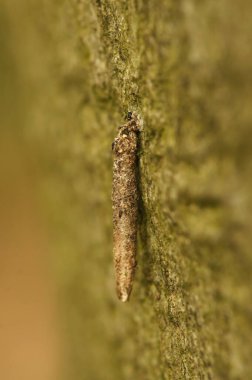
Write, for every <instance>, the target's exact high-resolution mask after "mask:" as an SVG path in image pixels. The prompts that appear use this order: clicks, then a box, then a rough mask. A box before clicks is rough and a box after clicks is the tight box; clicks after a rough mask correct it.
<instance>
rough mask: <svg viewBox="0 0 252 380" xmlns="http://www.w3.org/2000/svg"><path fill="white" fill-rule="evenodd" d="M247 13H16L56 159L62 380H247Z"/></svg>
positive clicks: (244, 9) (52, 174)
mask: <svg viewBox="0 0 252 380" xmlns="http://www.w3.org/2000/svg"><path fill="white" fill-rule="evenodd" d="M15 3H17V2H15ZM249 3H250V2H249V0H243V1H242V6H241V5H240V3H238V1H237V2H233V3H232V4H231V3H230V2H229V1H227V0H221V1H219V2H217V3H216V2H211V1H202V2H199V1H196V0H190V1H177V0H161V1H159V2H151V1H141V0H139V1H133V0H130V1H126V0H122V1H120V2H119V1H113V0H106V1H105V0H104V1H103V0H100V1H98V0H97V1H92V2H89V1H87V0H79V1H77V0H70V1H64V0H62V1H56V2H49V1H44V2H42V1H39V2H38V4H39V5H33V6H31V5H24V4H26V3H22V4H23V5H22V6H21V5H19V7H20V9H23V13H24V14H26V11H25V10H26V9H29V12H30V14H31V20H32V21H31V20H30V29H29V30H32V31H33V37H31V36H30V33H29V30H28V31H27V33H26V35H25V39H26V41H28V42H29V41H30V42H31V41H32V39H35V46H36V49H35V51H34V49H30V51H29V48H27V52H28V53H27V60H28V61H29V60H33V59H34V60H35V62H36V64H37V66H36V67H37V70H36V75H37V77H36V78H34V77H33V76H32V75H31V76H30V74H29V75H28V74H27V78H28V79H27V80H28V81H29V83H33V84H34V83H35V86H37V87H39V88H40V91H39V92H36V94H37V97H36V101H35V100H31V99H30V102H31V103H30V104H32V107H31V108H32V118H31V119H29V123H30V124H29V123H28V124H27V135H28V136H29V134H30V135H32V136H33V135H34V134H35V137H34V136H33V138H35V140H36V141H38V142H39V144H40V146H42V147H43V146H46V147H47V152H46V157H47V158H46V160H48V167H47V169H46V170H45V172H46V173H47V174H46V179H45V181H44V185H43V186H44V192H45V193H46V194H47V197H48V198H47V209H48V210H49V211H48V215H49V216H50V219H51V221H50V223H51V225H52V226H53V227H52V228H53V231H54V234H55V236H56V237H55V251H56V252H58V254H57V255H55V260H54V261H55V268H56V269H55V271H56V273H57V274H58V283H59V288H60V290H61V294H62V305H63V306H62V315H63V317H62V319H63V320H64V321H65V322H64V323H65V330H66V341H67V346H68V352H69V360H68V371H67V375H66V378H67V379H76V380H77V379H78V380H81V379H94V380H99V379H102V380H106V379H109V380H113V379H118V378H119V379H125V380H132V379H144V380H154V379H164V380H168V379H169V380H170V379H222V380H223V379H230V380H234V379H250V378H251V373H252V368H251V360H250V357H251V344H250V336H251V324H252V323H251V322H252V321H251V319H252V318H251V315H252V314H251V313H252V310H251V302H250V300H251V286H250V277H251V273H252V259H251V254H250V250H249V245H250V242H249V238H248V229H249V227H248V226H249V214H250V207H251V204H250V188H251V183H250V182H251V181H249V180H248V173H249V170H250V169H251V162H250V160H249V150H250V142H249V136H250V127H249V124H250V121H251V110H250V105H249V102H250V100H249V87H250V81H249V77H250V73H249V64H248V62H249V61H250V58H251V57H250V52H249V49H247V46H249V40H250V39H251V31H250V30H249V24H250V22H249V20H248V17H249V16H248V15H249V13H250V12H249ZM20 4H21V3H20ZM8 11H9V14H10V15H13V14H14V13H13V10H12V12H11V11H10V10H9V9H8ZM41 13H42V17H41ZM9 17H10V18H12V20H14V21H15V16H14V15H13V16H9ZM244 20H245V21H244ZM246 20H247V22H246ZM14 21H12V22H14ZM16 33H17V32H16ZM32 42H33V41H32ZM17 54H19V55H18V57H19V58H17V60H19V61H18V62H19V63H20V65H21V66H22V64H23V66H22V70H23V72H24V73H25V70H26V68H25V65H24V63H23V62H22V60H21V58H20V57H21V56H22V54H23V52H19V53H17ZM37 54H39V55H40V56H42V57H43V65H40V64H39V62H37V60H36V55H37ZM20 70H21V69H20ZM23 72H22V75H26V74H24V73H23ZM27 72H28V71H27ZM29 73H30V71H29ZM128 110H130V111H136V112H137V113H138V114H139V115H140V116H141V118H142V120H143V123H144V127H143V131H142V133H141V149H140V154H139V160H140V168H139V169H140V170H139V189H140V196H141V201H140V223H139V237H140V239H139V240H140V243H139V256H138V269H137V274H136V283H135V285H134V291H133V293H132V296H131V301H130V303H128V304H126V305H121V304H120V303H118V301H117V300H116V296H115V294H114V293H115V292H114V277H113V259H112V218H111V200H110V194H111V181H112V155H111V143H112V140H113V136H114V135H115V131H116V128H117V126H118V125H120V124H121V123H122V121H123V117H124V115H125V113H126V112H127V111H128ZM34 125H35V127H34ZM34 129H35V131H36V133H34ZM45 144H46V145H45ZM52 168H53V169H52ZM52 189H53V190H52Z"/></svg>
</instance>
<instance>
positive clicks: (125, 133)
mask: <svg viewBox="0 0 252 380" xmlns="http://www.w3.org/2000/svg"><path fill="white" fill-rule="evenodd" d="M130 119H131V120H129V121H128V123H126V124H124V125H122V126H120V127H119V131H118V135H117V137H116V138H115V140H114V142H113V153H114V162H113V188H112V204H113V244H114V246H113V252H114V265H115V276H116V291H117V295H118V298H119V299H120V300H121V301H123V302H125V301H127V300H128V298H129V296H130V293H131V290H132V285H133V279H134V274H135V267H136V254H137V213H138V204H137V203H138V194H137V192H138V186H137V148H138V146H139V144H138V133H139V132H140V130H139V125H138V124H139V122H138V120H137V116H136V115H133V116H130Z"/></svg>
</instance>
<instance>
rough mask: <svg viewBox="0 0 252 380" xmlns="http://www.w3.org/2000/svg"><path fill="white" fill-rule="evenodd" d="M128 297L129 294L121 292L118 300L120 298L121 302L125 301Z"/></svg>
mask: <svg viewBox="0 0 252 380" xmlns="http://www.w3.org/2000/svg"><path fill="white" fill-rule="evenodd" d="M128 299H129V294H128V293H123V294H122V295H121V298H120V300H121V301H122V302H127V301H128Z"/></svg>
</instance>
